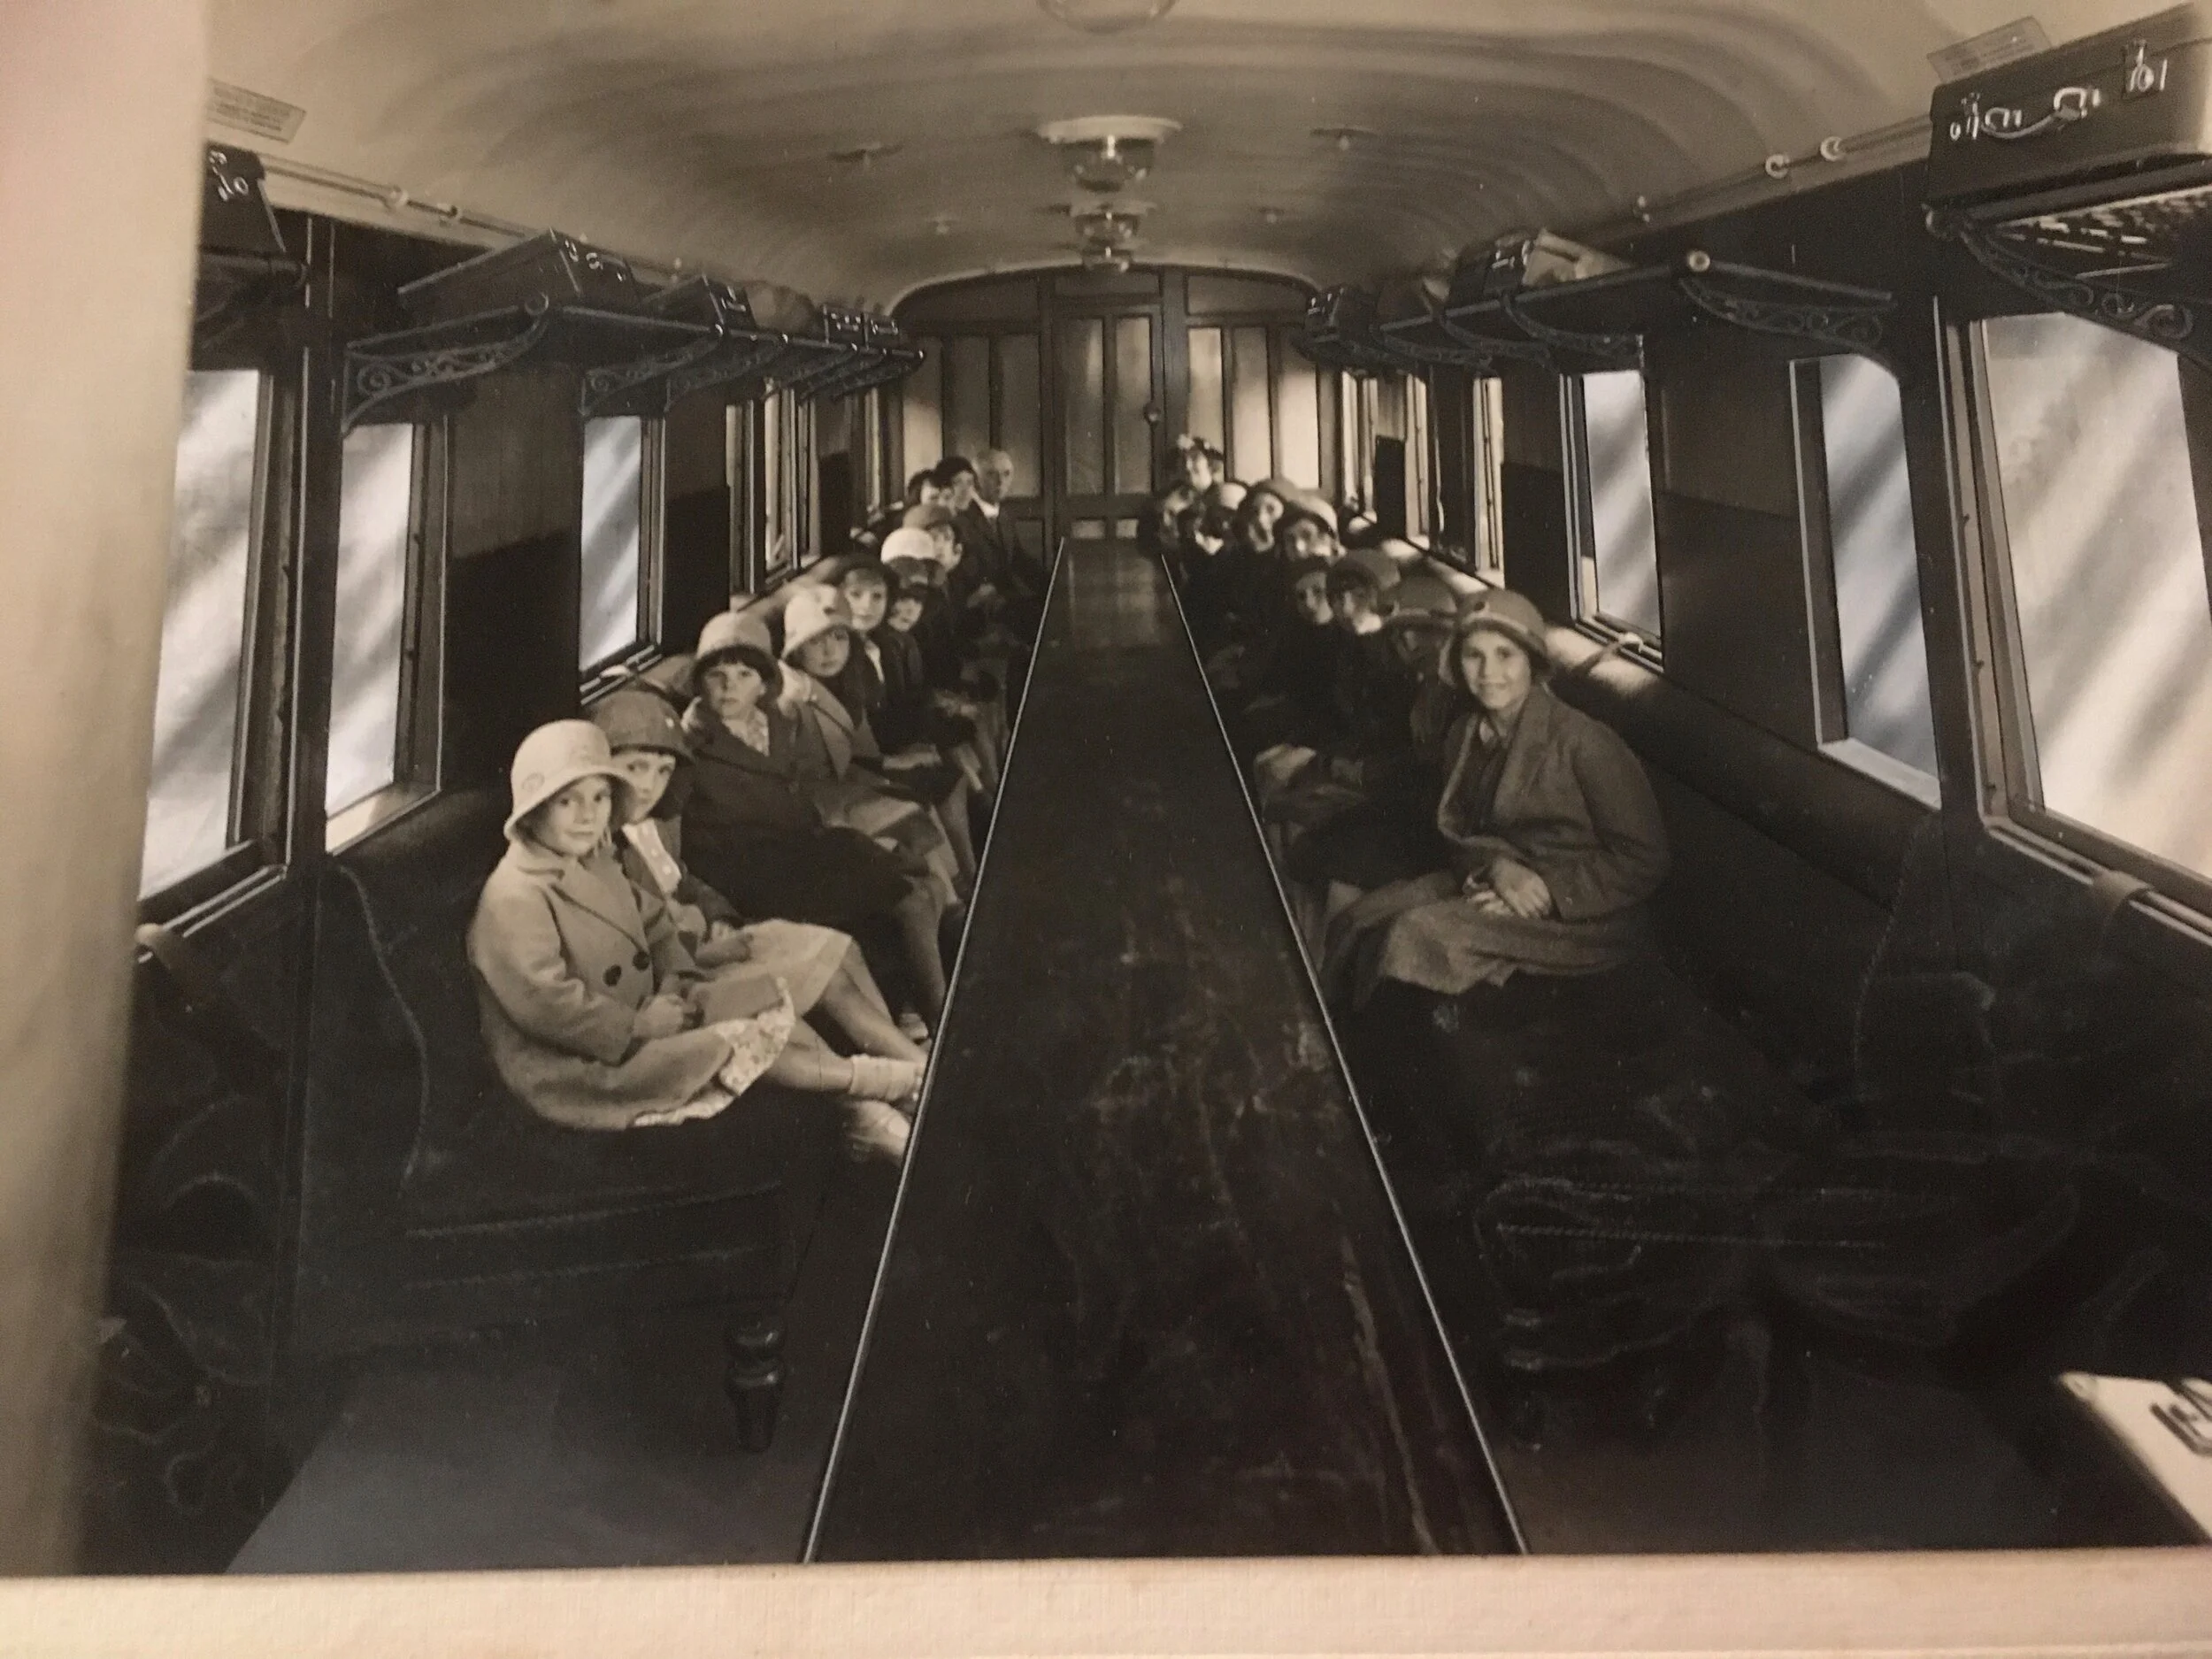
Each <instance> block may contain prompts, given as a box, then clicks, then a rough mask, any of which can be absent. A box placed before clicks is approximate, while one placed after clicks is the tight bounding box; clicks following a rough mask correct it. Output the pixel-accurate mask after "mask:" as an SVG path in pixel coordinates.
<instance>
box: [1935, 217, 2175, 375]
mask: <svg viewBox="0 0 2212 1659" xmlns="http://www.w3.org/2000/svg"><path fill="white" fill-rule="evenodd" d="M1928 228H1929V230H1930V231H1932V232H1933V233H1934V234H1936V235H1937V236H1939V237H1940V238H1942V239H1943V240H1945V241H1947V242H1957V243H1958V244H1959V246H1961V247H1962V248H1963V249H1965V250H1966V251H1967V252H1968V253H1970V254H1971V255H1972V256H1973V257H1974V260H1975V263H1977V264H1978V265H1980V266H1981V267H1982V268H1983V269H1984V270H1985V271H1987V272H1988V273H1990V274H1991V275H1993V276H1994V277H1996V278H1998V279H1999V280H2001V281H2003V282H2006V283H2008V284H2010V285H2011V286H2012V287H2014V288H2018V289H2019V290H2020V291H2021V292H2022V293H2024V294H2027V295H2029V296H2032V297H2033V298H2034V299H2036V300H2038V301H2039V302H2040V303H2043V304H2046V305H2048V306H2051V307H2052V308H2054V309H2055V310H2057V311H2064V312H2065V313H2067V314H2068V315H2069V316H2072V317H2079V318H2083V319H2086V320H2087V321H2090V322H2093V323H2101V324H2103V325H2104V326H2106V327H2108V328H2112V329H2116V330H2117V331H2119V332H2120V333H2121V334H2131V335H2132V336H2133V337H2134V338H2136V339H2138V340H2141V341H2145V342H2148V343H2149V344H2151V345H2154V346H2163V347H2165V348H2166V349H2168V350H2170V351H2173V352H2177V353H2178V354H2179V355H2180V356H2182V357H2187V358H2189V359H2190V360H2191V361H2193V362H2194V363H2197V364H2200V365H2203V366H2204V367H2206V368H2212V326H2204V325H2206V324H2207V323H2208V318H2207V315H2206V312H2207V307H2205V306H2204V305H2201V304H2199V303H2196V302H2195V301H2193V300H2177V299H2162V298H2158V297H2155V296H2151V295H2147V294H2138V293H2135V292H2133V291H2132V290H2131V289H2127V288H2116V287H2114V286H2113V285H2112V284H2110V283H2108V282H2101V281H2098V280H2096V279H2095V278H2093V277H2086V276H2077V275H2075V274H2074V273H2071V272H2068V271H2057V270H2054V269H2052V268H2051V267H2050V266H2048V265H2044V264H2042V263H2041V262H2040V261H2039V260H2036V259H2033V258H2031V257H2028V256H2027V255H2026V254H2025V253H2023V252H2022V251H2020V250H2018V249H2017V248H2016V247H2013V246H2010V245H2008V243H2007V242H2005V241H2004V239H2003V238H2002V237H2001V236H1999V235H1997V234H1993V232H1992V231H1991V230H1989V229H1988V228H1986V227H1983V226H1980V225H1978V224H1976V223H1975V222H1974V221H1973V220H1972V219H1969V218H1968V217H1967V216H1966V215H1965V214H1963V213H1959V212H1955V211H1942V210H1937V211H1932V212H1931V213H1930V214H1929V215H1928Z"/></svg>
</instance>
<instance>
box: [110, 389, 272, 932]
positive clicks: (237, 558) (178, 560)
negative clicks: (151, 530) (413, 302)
mask: <svg viewBox="0 0 2212 1659" xmlns="http://www.w3.org/2000/svg"><path fill="white" fill-rule="evenodd" d="M260 418H261V376H260V375H259V374H258V373H254V372H253V371H251V370H244V369H235V370H229V369H227V370H220V371H210V372H204V373H193V374H189V375H188V376H187V377H186V380H185V392H184V425H183V428H182V430H181V432H180V434H179V436H178V440H177V475H176V487H177V488H176V516H175V519H174V521H173V527H172V529H171V533H170V543H169V598H168V608H167V611H165V614H164V616H163V618H162V625H161V667H160V679H159V680H158V682H157V690H156V693H155V700H154V751H153V772H152V777H151V779H150V782H149V783H148V786H147V791H146V840H145V846H144V856H143V860H142V864H141V866H140V874H139V891H140V892H141V893H142V894H144V893H154V892H157V891H159V890H160V889H161V888H163V887H167V886H169V885H170V884H171V883H172V882H174V881H177V880H179V879H182V878H183V877H185V876H188V875H190V874H192V873H193V872H195V871H197V870H201V869H204V868H205V867H206V866H207V865H209V864H212V863H214V862H215V860H216V859H218V858H219V857H221V856H223V854H224V852H225V851H227V849H229V847H230V845H231V798H232V794H233V787H232V776H233V773H234V770H235V768H236V764H237V759H238V728H239V703H240V698H241V696H242V688H243V683H244V675H245V656H246V652H245V644H246V605H247V595H248V585H249V582H250V578H251V572H252V563H253V520H254V457H255V449H256V441H257V436H258V434H259V428H260Z"/></svg>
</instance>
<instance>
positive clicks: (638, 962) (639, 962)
mask: <svg viewBox="0 0 2212 1659" xmlns="http://www.w3.org/2000/svg"><path fill="white" fill-rule="evenodd" d="M630 965H631V966H632V967H634V968H635V969H636V970H637V971H638V972H640V973H642V972H645V971H646V969H648V968H649V967H651V966H652V965H653V959H652V957H650V956H647V955H646V954H645V953H644V952H643V951H642V950H641V951H639V952H638V953H637V955H636V956H633V957H631V958H630Z"/></svg>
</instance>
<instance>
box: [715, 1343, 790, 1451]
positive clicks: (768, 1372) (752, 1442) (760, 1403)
mask: <svg viewBox="0 0 2212 1659" xmlns="http://www.w3.org/2000/svg"><path fill="white" fill-rule="evenodd" d="M723 1346H724V1349H725V1351H726V1355H727V1361H726V1364H725V1365H724V1367H723V1371H722V1389H723V1392H724V1393H725V1394H728V1395H729V1397H730V1404H731V1406H732V1407H733V1409H735V1410H736V1412H737V1437H738V1441H739V1443H740V1444H741V1445H742V1446H743V1447H744V1448H745V1449H746V1450H747V1451H749V1452H764V1451H766V1450H767V1449H768V1448H769V1447H770V1446H771V1445H772V1444H773V1443H774V1441H775V1438H776V1412H777V1409H778V1407H779V1406H780V1405H781V1403H782V1401H783V1376H784V1371H783V1321H782V1319H781V1318H780V1317H778V1316H776V1315H774V1314H753V1315H746V1314H741V1315H739V1316H738V1317H736V1318H734V1319H733V1320H732V1321H731V1322H730V1325H729V1328H728V1329H727V1330H726V1332H725V1333H723Z"/></svg>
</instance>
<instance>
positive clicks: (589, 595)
mask: <svg viewBox="0 0 2212 1659" xmlns="http://www.w3.org/2000/svg"><path fill="white" fill-rule="evenodd" d="M647 448H648V444H647V428H646V424H645V422H644V421H642V420H640V419H637V418H636V417H634V416H628V415H626V416H620V417H617V418H615V419H607V420H592V421H587V422H586V423H585V424H584V519H583V555H584V557H583V588H582V595H581V603H580V607H579V610H578V622H577V663H578V666H580V667H581V668H584V669H587V670H589V669H593V668H596V667H598V666H600V665H601V664H604V663H607V662H610V661H611V660H613V659H614V658H616V657H625V656H627V655H628V654H629V653H630V652H631V651H632V650H633V649H634V648H635V647H636V646H637V645H638V644H639V643H640V642H641V641H643V640H644V639H645V638H646V635H647V627H646V597H647V583H646V569H645V567H646V552H647V531H648V526H649V518H648V511H649V510H648V499H647V498H648V494H649V488H650V483H651V480H650V476H649V474H650V471H651V469H650V468H649V466H648V465H647V454H646V451H647Z"/></svg>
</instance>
